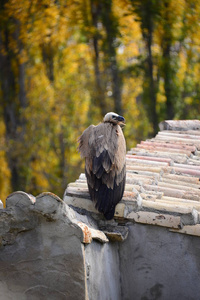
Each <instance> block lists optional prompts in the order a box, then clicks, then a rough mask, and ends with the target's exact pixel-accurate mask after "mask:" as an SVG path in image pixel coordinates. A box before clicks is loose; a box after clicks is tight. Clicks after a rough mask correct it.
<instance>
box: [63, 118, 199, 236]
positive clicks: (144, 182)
mask: <svg viewBox="0 0 200 300" xmlns="http://www.w3.org/2000/svg"><path fill="white" fill-rule="evenodd" d="M160 128H161V131H160V132H159V133H158V134H157V135H156V136H155V138H152V139H149V140H146V141H141V143H139V144H138V145H137V146H136V147H135V148H132V149H131V150H130V151H128V153H127V157H126V160H127V181H126V187H125V193H124V196H123V199H122V200H121V202H120V203H119V204H118V205H117V207H116V213H115V217H116V218H119V219H124V220H126V219H128V220H133V221H135V222H138V223H143V224H151V225H158V226H164V227H167V228H170V230H172V231H173V232H180V233H184V234H190V235H196V236H200V181H199V178H200V121H198V120H187V121H184V120H183V121H164V122H162V123H161V124H160ZM89 199H90V197H89V193H88V190H87V184H86V179H85V175H84V174H81V175H80V177H79V179H78V180H77V181H76V182H75V183H72V184H69V186H68V188H67V189H66V192H65V197H64V200H65V202H66V203H67V204H70V205H72V206H78V207H81V208H84V209H86V210H88V211H92V212H96V213H98V212H97V211H96V210H95V208H94V205H93V203H92V202H91V201H90V200H89Z"/></svg>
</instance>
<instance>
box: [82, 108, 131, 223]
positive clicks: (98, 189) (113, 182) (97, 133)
mask: <svg viewBox="0 0 200 300" xmlns="http://www.w3.org/2000/svg"><path fill="white" fill-rule="evenodd" d="M124 122H125V120H124V118H123V117H121V116H119V115H117V114H116V113H112V112H110V113H108V114H106V115H105V117H104V120H103V122H102V123H100V124H99V125H97V126H94V125H90V126H89V127H88V128H87V129H86V130H85V131H84V132H83V134H82V135H81V136H80V138H79V140H78V141H79V152H80V153H81V157H84V158H85V175H86V178H87V183H88V189H89V193H90V196H91V199H92V200H93V201H94V202H95V207H96V208H97V209H98V211H99V212H101V213H103V214H104V216H105V218H106V219H108V220H110V219H112V218H113V216H114V213H115V206H116V205H117V203H118V202H119V201H120V200H121V198H122V196H123V193H124V187H125V181H126V143H125V139H124V135H123V132H122V129H121V127H120V125H122V124H124Z"/></svg>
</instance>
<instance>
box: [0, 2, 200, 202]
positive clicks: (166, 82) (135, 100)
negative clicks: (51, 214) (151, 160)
mask: <svg viewBox="0 0 200 300" xmlns="http://www.w3.org/2000/svg"><path fill="white" fill-rule="evenodd" d="M199 99H200V0H187V1H186V0H185V1H184V0H176V1H175V0H142V1H141V0H140V1H139V0H101V1H100V0H99V1H98V0H1V1H0V197H1V199H2V200H3V201H5V198H6V196H7V195H8V194H9V193H11V192H13V191H15V190H24V191H26V192H28V193H32V194H33V195H37V194H39V193H41V192H43V191H52V192H54V193H55V194H57V195H59V196H60V197H62V195H63V192H64V189H65V188H66V186H67V183H69V182H71V181H73V180H75V179H76V178H77V177H78V175H79V174H80V172H81V171H83V165H84V162H83V160H81V159H80V155H79V153H78V152H77V138H78V136H80V134H81V133H82V131H83V130H84V129H85V128H86V127H87V126H88V125H90V124H92V123H93V124H95V125H96V124H98V123H99V122H100V121H101V120H102V117H103V115H104V114H105V113H106V112H108V111H115V112H117V113H119V114H122V115H123V116H124V117H125V118H126V123H127V125H126V127H125V129H124V133H125V137H126V141H127V149H129V148H130V147H132V146H134V145H135V144H136V143H137V142H139V141H140V140H142V139H146V138H147V137H150V136H153V135H155V134H156V132H157V130H158V123H159V122H160V121H162V120H164V119H194V118H197V119H198V118H199V117H200V101H199Z"/></svg>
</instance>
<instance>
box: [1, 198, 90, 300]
mask: <svg viewBox="0 0 200 300" xmlns="http://www.w3.org/2000/svg"><path fill="white" fill-rule="evenodd" d="M64 208H65V206H63V205H62V203H59V202H58V201H57V200H54V199H53V198H51V197H48V196H46V197H44V198H40V199H38V200H37V201H36V204H35V205H33V204H32V203H31V201H28V199H27V197H26V196H25V197H24V199H23V195H19V196H17V195H15V196H14V197H11V198H10V199H8V208H7V209H5V210H1V211H0V218H1V227H0V232H1V247H0V299H2V300H7V299H13V300H23V299H37V300H38V299H52V300H53V299H58V300H64V299H74V300H77V299H86V296H85V295H86V290H85V268H84V260H83V245H82V244H81V242H80V239H81V230H79V229H78V228H77V227H75V226H73V225H72V223H71V222H70V216H69V213H70V212H69V211H67V210H65V209H64Z"/></svg>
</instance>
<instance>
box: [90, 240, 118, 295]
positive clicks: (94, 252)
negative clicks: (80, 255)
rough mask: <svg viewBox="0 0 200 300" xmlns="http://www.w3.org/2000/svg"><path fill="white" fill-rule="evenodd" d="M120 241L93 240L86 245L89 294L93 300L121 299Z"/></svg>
mask: <svg viewBox="0 0 200 300" xmlns="http://www.w3.org/2000/svg"><path fill="white" fill-rule="evenodd" d="M118 249H119V247H118V243H112V242H110V243H107V244H103V245H102V244H100V243H98V242H96V241H93V242H92V243H91V244H89V245H87V246H86V247H85V262H86V270H87V271H86V273H87V287H88V295H89V299H91V300H97V299H99V300H100V299H102V300H112V299H113V300H121V299H122V295H121V282H120V280H121V278H120V276H121V274H120V261H119V260H120V257H119V252H118Z"/></svg>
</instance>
